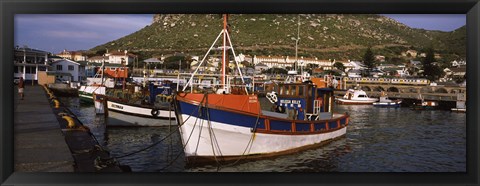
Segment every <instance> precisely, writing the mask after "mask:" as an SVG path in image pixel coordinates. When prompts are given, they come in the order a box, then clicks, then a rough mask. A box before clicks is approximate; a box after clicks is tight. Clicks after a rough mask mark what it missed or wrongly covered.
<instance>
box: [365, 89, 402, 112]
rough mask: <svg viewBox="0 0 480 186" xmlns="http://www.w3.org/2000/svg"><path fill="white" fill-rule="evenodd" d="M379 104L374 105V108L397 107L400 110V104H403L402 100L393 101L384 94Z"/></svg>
mask: <svg viewBox="0 0 480 186" xmlns="http://www.w3.org/2000/svg"><path fill="white" fill-rule="evenodd" d="M379 99H380V100H379V101H378V102H374V103H372V104H373V106H376V107H395V108H398V107H400V104H401V103H402V101H401V100H391V99H389V98H388V96H387V95H386V94H385V93H383V92H382V94H381V96H380V98H379Z"/></svg>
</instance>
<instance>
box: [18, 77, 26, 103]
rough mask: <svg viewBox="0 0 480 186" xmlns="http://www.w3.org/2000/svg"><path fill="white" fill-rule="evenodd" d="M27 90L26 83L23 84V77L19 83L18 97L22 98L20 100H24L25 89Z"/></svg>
mask: <svg viewBox="0 0 480 186" xmlns="http://www.w3.org/2000/svg"><path fill="white" fill-rule="evenodd" d="M24 88H25V83H24V82H23V77H20V80H19V81H18V95H19V96H20V100H23V96H24V95H23V89H24Z"/></svg>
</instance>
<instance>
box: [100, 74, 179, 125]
mask: <svg viewBox="0 0 480 186" xmlns="http://www.w3.org/2000/svg"><path fill="white" fill-rule="evenodd" d="M172 86H176V85H172V84H168V83H167V84H162V85H159V86H158V85H155V84H153V83H151V84H150V85H149V87H148V91H149V92H148V94H146V93H140V92H139V91H137V92H131V91H130V90H128V89H127V90H115V89H109V90H107V93H106V94H105V95H96V97H97V99H102V100H103V99H105V100H106V102H107V108H108V110H109V111H113V112H117V113H120V114H117V113H109V121H107V126H165V125H168V124H167V123H165V122H164V121H159V119H172V118H175V113H174V112H173V107H172V106H171V102H172V96H171V94H172ZM137 90H138V89H137ZM110 118H111V119H110Z"/></svg>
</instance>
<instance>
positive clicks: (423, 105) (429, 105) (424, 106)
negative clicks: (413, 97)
mask: <svg viewBox="0 0 480 186" xmlns="http://www.w3.org/2000/svg"><path fill="white" fill-rule="evenodd" d="M419 99H420V100H421V102H420V103H413V105H412V106H411V107H410V109H412V110H435V109H437V108H438V102H436V101H428V100H425V99H424V98H423V96H422V94H419Z"/></svg>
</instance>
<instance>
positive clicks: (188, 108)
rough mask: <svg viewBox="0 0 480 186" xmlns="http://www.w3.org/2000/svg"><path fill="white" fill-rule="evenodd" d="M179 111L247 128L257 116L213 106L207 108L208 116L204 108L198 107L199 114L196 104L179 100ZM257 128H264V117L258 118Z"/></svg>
mask: <svg viewBox="0 0 480 186" xmlns="http://www.w3.org/2000/svg"><path fill="white" fill-rule="evenodd" d="M180 112H181V113H182V114H187V115H190V114H191V115H193V116H195V117H199V118H202V119H205V120H207V119H208V117H209V118H210V121H215V122H220V123H226V124H230V125H235V126H242V127H249V128H254V127H255V122H256V121H257V117H255V116H249V115H243V114H239V113H234V112H228V111H223V110H217V109H213V108H208V114H209V116H208V117H207V109H206V108H202V109H200V112H201V113H200V114H199V113H198V106H197V105H192V104H189V103H185V102H182V101H180ZM192 112H193V114H192ZM257 128H260V129H265V121H264V119H262V118H259V119H258V125H257Z"/></svg>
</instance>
